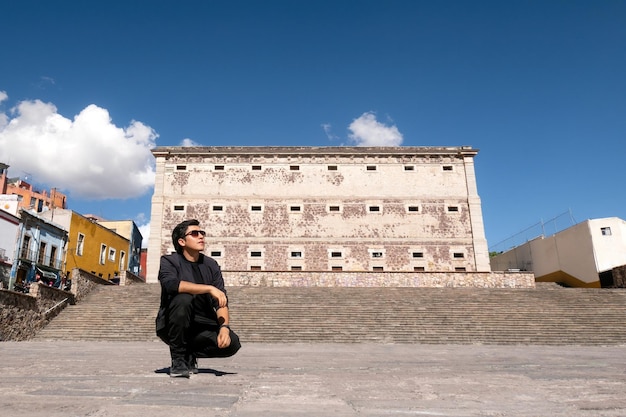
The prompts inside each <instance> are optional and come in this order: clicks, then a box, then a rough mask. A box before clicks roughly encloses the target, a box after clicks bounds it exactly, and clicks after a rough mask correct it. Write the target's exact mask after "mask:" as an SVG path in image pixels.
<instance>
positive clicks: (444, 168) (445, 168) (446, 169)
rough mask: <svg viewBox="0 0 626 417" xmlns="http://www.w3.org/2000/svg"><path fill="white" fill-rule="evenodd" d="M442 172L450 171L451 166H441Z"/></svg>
mask: <svg viewBox="0 0 626 417" xmlns="http://www.w3.org/2000/svg"><path fill="white" fill-rule="evenodd" d="M443 170H444V171H452V165H444V166H443Z"/></svg>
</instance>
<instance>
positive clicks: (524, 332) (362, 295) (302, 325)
mask: <svg viewBox="0 0 626 417" xmlns="http://www.w3.org/2000/svg"><path fill="white" fill-rule="evenodd" d="M159 293H160V287H159V285H158V284H145V285H140V284H136V285H131V286H128V287H118V286H103V287H99V288H97V289H96V290H94V291H93V292H92V293H91V294H89V296H88V297H87V298H86V299H84V300H83V301H82V302H81V303H79V304H77V305H74V306H68V307H67V308H66V309H65V310H64V311H63V312H62V313H61V314H60V315H59V316H57V317H56V318H55V319H54V320H52V321H51V322H50V323H49V324H48V326H46V327H45V328H44V329H42V330H41V331H40V332H39V334H38V335H37V336H36V339H39V340H50V339H63V340H119V341H148V340H157V339H156V336H155V335H154V317H155V315H156V311H157V308H158V303H159ZM228 295H229V300H230V306H231V323H232V326H233V329H234V330H235V331H236V332H237V333H238V334H239V336H240V338H241V340H242V342H243V343H250V342H270V343H272V342H276V343H281V342H282V343H296V342H301V343H318V342H319V343H325V342H339V343H356V342H375V343H425V344H538V345H626V290H623V289H621V290H620V289H573V288H562V287H559V286H557V285H556V284H538V286H537V288H536V289H481V288H387V287H386V288H354V287H351V288H322V287H308V288H302V287H273V288H272V287H270V288H268V287H229V288H228Z"/></svg>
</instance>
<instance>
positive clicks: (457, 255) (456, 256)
mask: <svg viewBox="0 0 626 417" xmlns="http://www.w3.org/2000/svg"><path fill="white" fill-rule="evenodd" d="M452 256H454V257H455V258H457V259H459V258H465V254H464V253H463V252H454V254H453V255H452Z"/></svg>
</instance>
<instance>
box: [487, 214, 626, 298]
mask: <svg viewBox="0 0 626 417" xmlns="http://www.w3.org/2000/svg"><path fill="white" fill-rule="evenodd" d="M624 265H626V221H624V220H622V219H619V218H617V217H608V218H602V219H593V220H587V221H584V222H581V223H578V224H576V225H574V226H572V227H570V228H568V229H565V230H563V231H561V232H559V233H556V234H554V235H552V236H548V237H545V236H541V237H538V238H536V239H533V240H531V241H528V242H526V243H524V244H523V245H520V246H517V247H515V248H513V249H510V250H508V251H506V252H503V253H501V254H499V255H497V256H495V257H493V258H491V269H492V270H493V271H506V270H510V269H520V270H524V271H533V272H534V274H535V280H536V281H537V282H559V283H563V284H566V285H569V286H572V287H607V286H612V285H613V270H614V269H615V268H618V267H621V266H624Z"/></svg>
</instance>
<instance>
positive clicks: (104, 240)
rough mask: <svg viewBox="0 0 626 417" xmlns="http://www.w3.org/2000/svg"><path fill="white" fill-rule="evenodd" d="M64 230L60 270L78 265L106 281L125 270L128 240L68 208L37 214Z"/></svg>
mask: <svg viewBox="0 0 626 417" xmlns="http://www.w3.org/2000/svg"><path fill="white" fill-rule="evenodd" d="M40 215H41V216H42V217H44V218H47V219H48V220H50V221H51V222H52V223H56V224H58V225H60V226H62V227H64V228H65V229H66V230H67V231H68V235H69V238H68V248H67V252H66V253H67V254H66V259H65V266H64V270H65V271H66V272H67V273H68V276H69V273H70V272H71V271H72V269H73V268H80V269H82V270H84V271H87V272H90V273H92V274H94V275H97V276H99V277H101V278H104V279H107V280H110V279H112V278H114V277H116V276H118V275H119V273H120V271H124V270H126V265H127V263H128V248H129V244H130V241H129V240H128V239H126V238H124V237H123V236H120V235H119V234H117V233H116V232H114V231H112V230H110V229H107V228H106V227H104V226H103V225H101V224H99V223H97V222H96V221H94V220H92V219H89V218H87V217H85V216H82V215H80V214H78V213H76V212H74V211H72V210H66V209H58V208H56V209H54V210H50V211H47V212H44V213H41V214H40Z"/></svg>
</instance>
